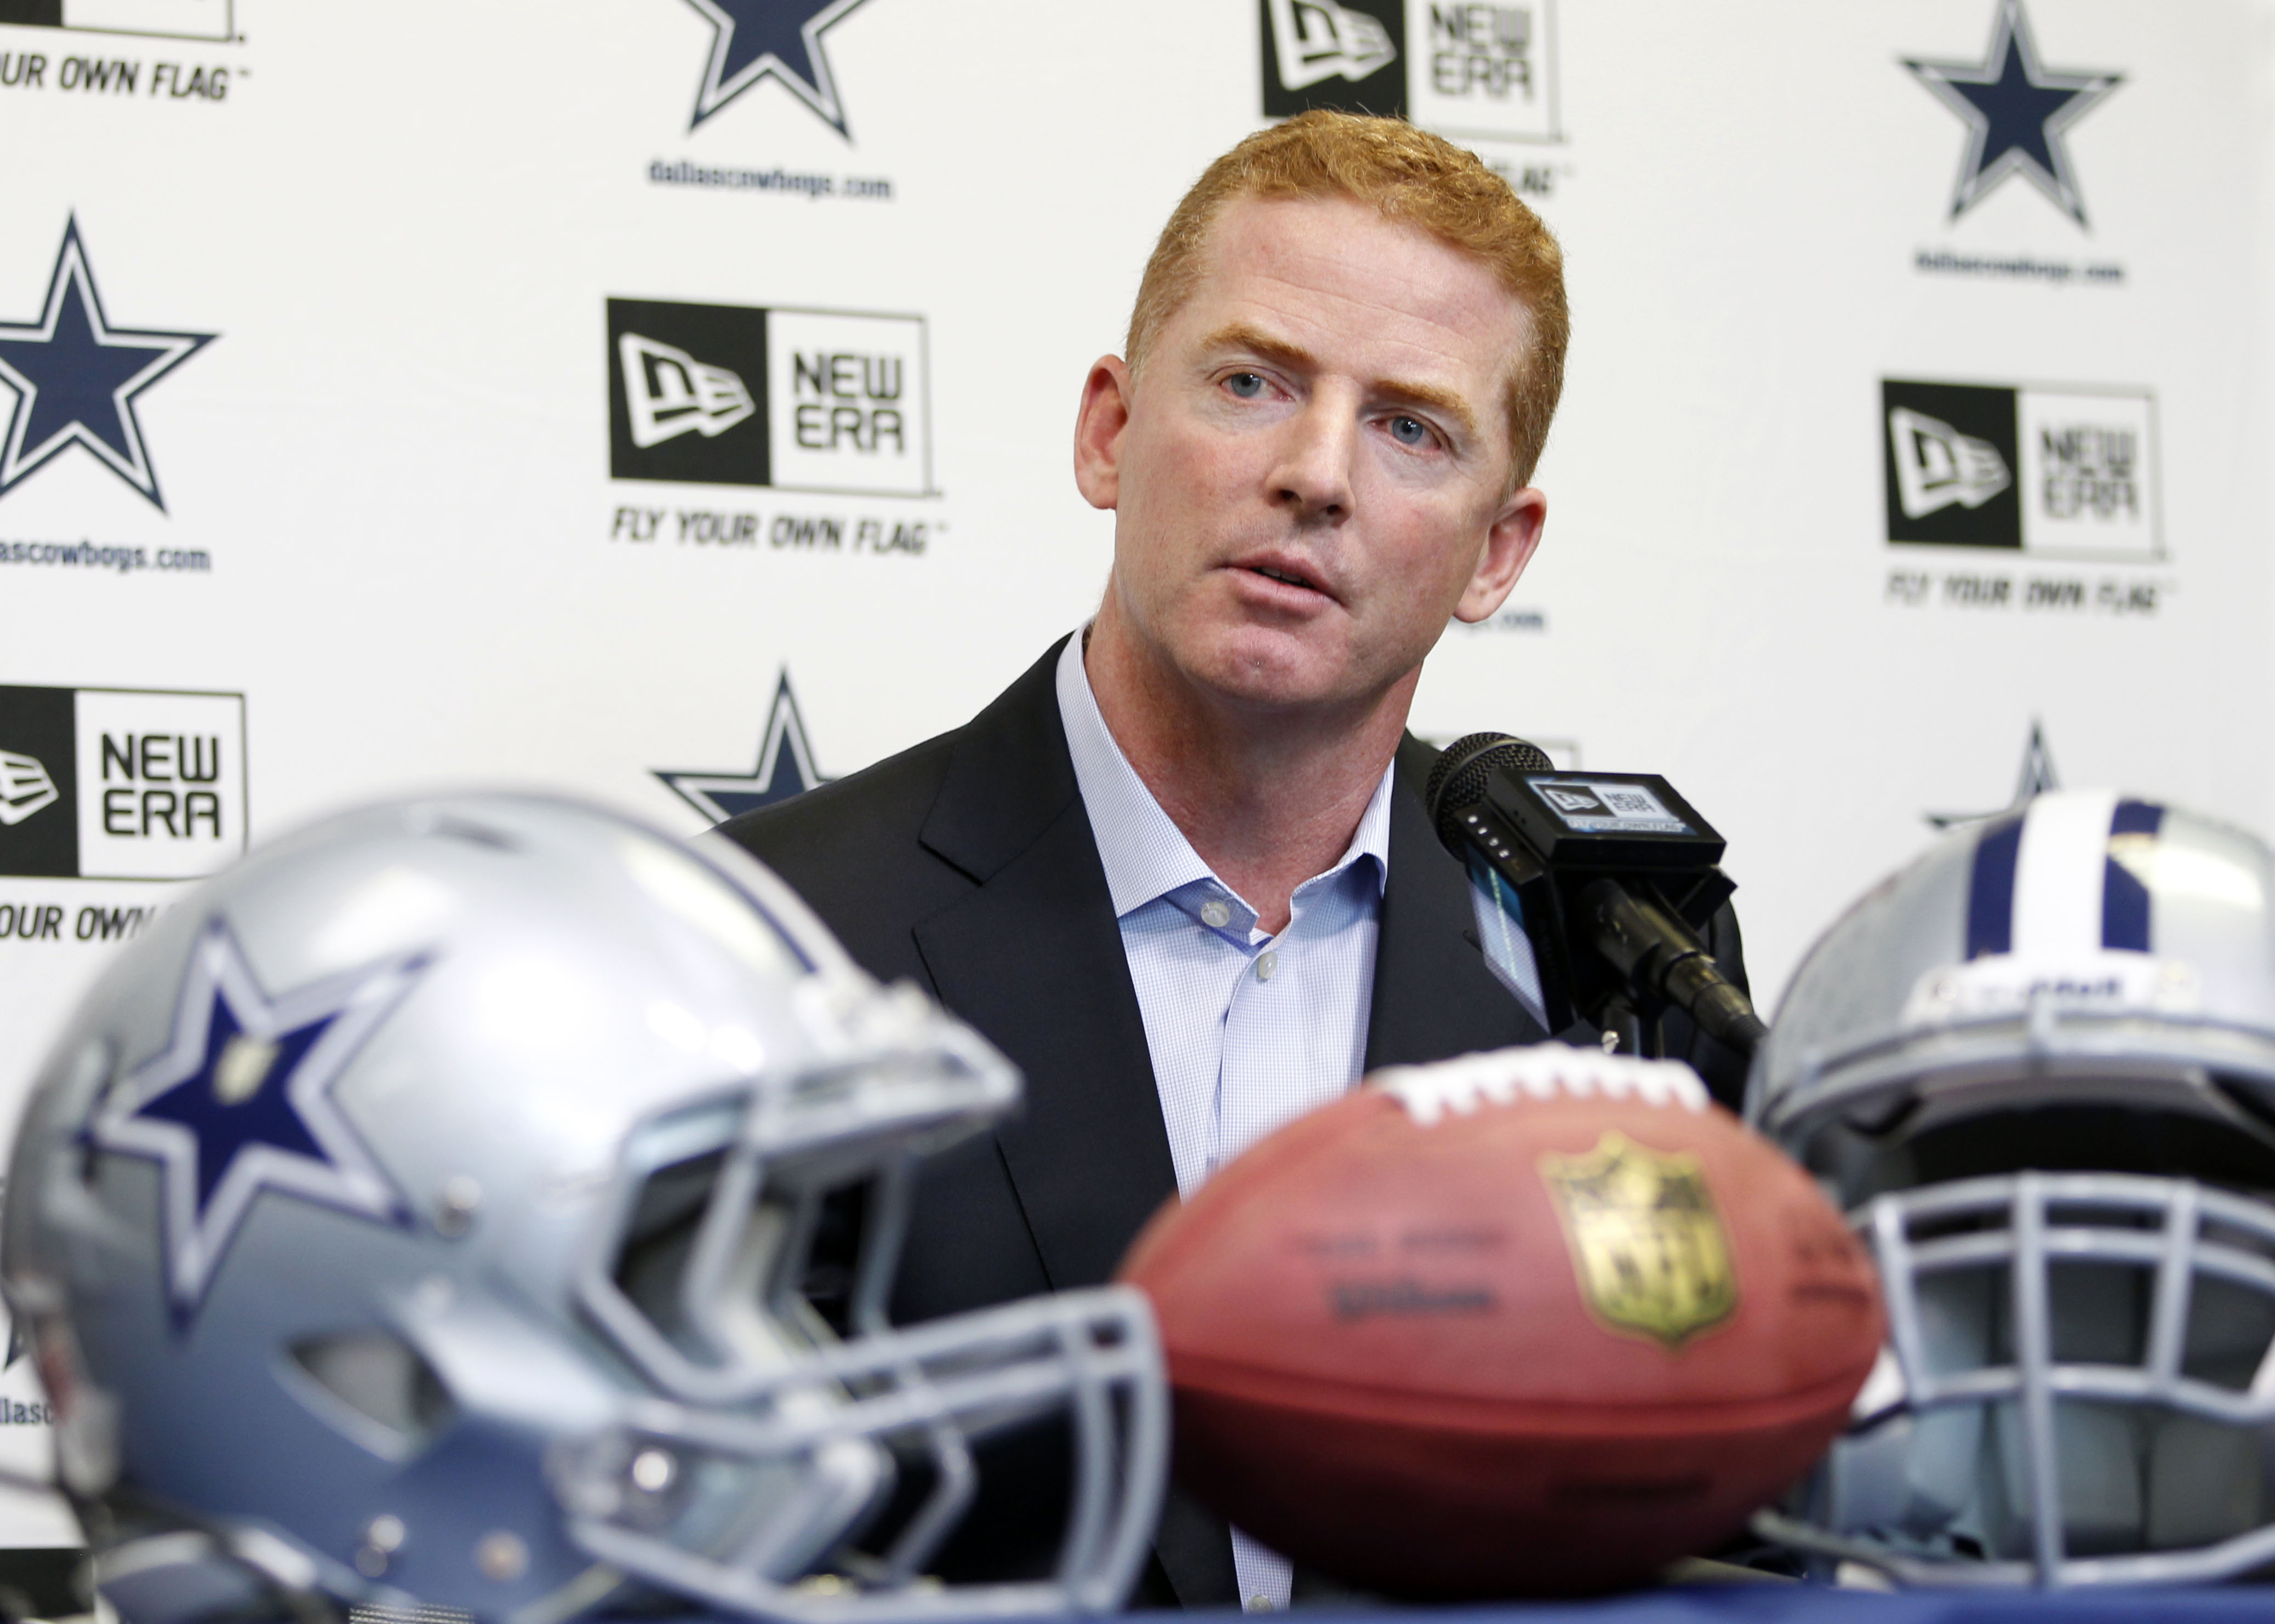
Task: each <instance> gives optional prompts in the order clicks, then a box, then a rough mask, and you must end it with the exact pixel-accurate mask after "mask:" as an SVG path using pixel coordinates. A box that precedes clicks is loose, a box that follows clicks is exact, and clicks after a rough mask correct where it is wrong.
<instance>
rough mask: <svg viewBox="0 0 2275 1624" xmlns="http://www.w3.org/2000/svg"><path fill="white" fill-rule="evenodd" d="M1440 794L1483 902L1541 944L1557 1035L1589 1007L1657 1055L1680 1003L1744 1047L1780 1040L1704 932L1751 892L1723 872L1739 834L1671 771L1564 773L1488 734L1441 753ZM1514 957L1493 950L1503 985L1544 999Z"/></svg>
mask: <svg viewBox="0 0 2275 1624" xmlns="http://www.w3.org/2000/svg"><path fill="white" fill-rule="evenodd" d="M1424 799H1425V804H1426V805H1427V806H1428V808H1429V811H1430V819H1431V821H1432V823H1433V824H1434V825H1435V826H1436V827H1437V830H1438V838H1439V839H1440V840H1441V841H1443V842H1445V843H1446V848H1447V850H1449V851H1451V852H1452V853H1453V854H1454V855H1455V857H1458V858H1460V859H1461V860H1462V862H1463V865H1464V866H1466V867H1467V868H1468V870H1469V871H1470V883H1471V884H1472V885H1473V886H1475V887H1476V888H1477V889H1478V894H1479V895H1480V896H1481V897H1482V898H1485V899H1487V900H1488V901H1489V903H1490V906H1491V908H1492V909H1493V910H1495V911H1496V912H1497V913H1498V914H1499V915H1500V917H1501V918H1505V919H1507V920H1509V921H1511V922H1513V923H1515V925H1517V926H1518V927H1519V928H1521V929H1522V930H1523V933H1524V935H1525V939H1526V940H1527V941H1528V942H1529V943H1530V944H1531V948H1532V957H1533V962H1534V964H1535V966H1536V967H1537V971H1538V988H1537V993H1538V1001H1539V1004H1540V1006H1541V1010H1542V1013H1543V1015H1544V1016H1545V1018H1546V1024H1547V1026H1548V1029H1549V1030H1550V1031H1561V1030H1562V1029H1563V1028H1564V1027H1566V1026H1568V1025H1570V1024H1571V1023H1572V1022H1573V1021H1574V1019H1575V1018H1576V1017H1579V1016H1585V1017H1586V1018H1587V1019H1589V1020H1591V1021H1592V1022H1593V1023H1596V1024H1597V1025H1599V1026H1601V1027H1603V1028H1604V1029H1605V1030H1606V1031H1620V1030H1622V1029H1624V1033H1625V1039H1624V1041H1625V1044H1626V1046H1629V1047H1630V1048H1631V1049H1634V1050H1637V1051H1642V1052H1647V1053H1651V1054H1657V1053H1658V1052H1659V1049H1660V1048H1661V1046H1662V1042H1661V1039H1660V1037H1659V1016H1660V1015H1661V1014H1663V1013H1664V1012H1665V1011H1666V1010H1667V1008H1678V1009H1682V1010H1683V1011H1685V1012H1687V1013H1688V1014H1689V1016H1690V1017H1691V1019H1692V1020H1693V1021H1695V1022H1696V1023H1697V1026H1698V1030H1699V1031H1703V1032H1704V1033H1705V1034H1706V1035H1707V1036H1709V1037H1711V1038H1712V1039H1715V1040H1716V1041H1718V1042H1719V1043H1721V1044H1723V1045H1724V1046H1727V1047H1728V1048H1730V1049H1732V1050H1734V1051H1735V1052H1736V1053H1737V1054H1740V1055H1741V1056H1746V1057H1750V1056H1751V1055H1752V1054H1753V1052H1754V1048H1755V1046H1756V1045H1757V1044H1758V1043H1760V1041H1761V1040H1762V1039H1763V1038H1764V1037H1765V1036H1766V1035H1767V1034H1768V1031H1769V1029H1768V1028H1767V1027H1766V1026H1765V1025H1764V1024H1763V1023H1762V1021H1761V1018H1760V1017H1759V1016H1757V1015H1756V1014H1755V1013H1754V1007H1753V1004H1752V1002H1751V1001H1750V1000H1749V999H1748V998H1747V997H1746V995H1745V993H1743V992H1742V991H1741V990H1740V989H1739V988H1738V986H1736V985H1735V983H1733V982H1732V981H1731V980H1730V979H1729V978H1727V977H1726V976H1725V975H1723V974H1722V971H1721V969H1720V967H1719V965H1717V964H1716V963H1714V956H1713V955H1712V954H1711V953H1709V952H1708V951H1707V950H1706V944H1705V943H1704V941H1703V940H1700V935H1699V933H1700V932H1702V931H1704V929H1705V927H1706V925H1707V923H1708V921H1710V920H1711V919H1712V918H1713V917H1714V911H1715V910H1717V909H1719V907H1721V905H1722V904H1723V903H1725V902H1727V900H1728V899H1729V896H1730V894H1731V892H1733V891H1735V889H1737V886H1736V883H1735V881H1734V880H1731V879H1730V878H1729V876H1728V875H1727V874H1725V873H1723V872H1722V871H1721V869H1720V868H1719V866H1717V865H1719V863H1720V861H1721V858H1722V852H1723V850H1724V845H1725V842H1723V839H1722V837H1721V836H1720V835H1718V834H1716V833H1715V832H1714V830H1713V828H1712V826H1710V825H1709V824H1708V823H1707V822H1706V820H1704V818H1701V817H1700V816H1699V815H1698V814H1697V812H1695V811H1694V810H1692V808H1691V806H1690V804H1689V802H1687V801H1685V800H1684V799H1683V798H1682V797H1681V796H1679V795H1677V794H1676V793H1675V792H1674V788H1673V787H1672V786H1671V785H1669V784H1668V783H1667V780H1665V779H1664V778H1661V777H1659V775H1658V774H1650V773H1578V772H1574V773H1559V772H1558V771H1557V770H1556V768H1555V764H1554V763H1553V762H1552V761H1550V760H1549V759H1548V757H1547V755H1546V752H1543V751H1542V750H1541V749H1540V748H1539V747H1538V745H1536V744H1528V743H1526V742H1525V741H1524V740H1523V739H1520V738H1513V737H1511V736H1509V735H1508V734H1506V733H1472V734H1470V735H1468V736H1465V737H1463V738H1459V739H1456V740H1455V741H1454V743H1453V744H1451V745H1449V746H1448V747H1447V750H1446V752H1445V753H1444V754H1443V755H1441V756H1440V757H1439V759H1438V765H1437V767H1435V768H1434V769H1433V770H1432V772H1431V774H1430V782H1429V784H1428V786H1427V788H1426V789H1425V791H1424ZM1483 923H1484V920H1483V918H1482V917H1481V918H1480V924H1483ZM1487 958H1488V960H1489V961H1493V963H1494V969H1495V971H1496V973H1497V974H1499V975H1500V978H1501V980H1502V981H1503V982H1504V983H1505V984H1507V985H1508V986H1510V987H1511V990H1512V991H1517V992H1519V993H1520V996H1523V995H1525V994H1526V993H1531V992H1533V991H1534V990H1535V989H1532V988H1530V987H1524V988H1520V985H1519V983H1520V981H1521V980H1522V973H1521V970H1520V971H1519V972H1518V976H1517V978H1515V979H1513V978H1512V976H1511V974H1510V971H1509V968H1508V965H1507V964H1506V963H1503V962H1500V961H1502V960H1504V959H1505V958H1506V955H1498V956H1497V955H1496V954H1495V953H1494V952H1493V949H1492V946H1491V944H1488V945H1487Z"/></svg>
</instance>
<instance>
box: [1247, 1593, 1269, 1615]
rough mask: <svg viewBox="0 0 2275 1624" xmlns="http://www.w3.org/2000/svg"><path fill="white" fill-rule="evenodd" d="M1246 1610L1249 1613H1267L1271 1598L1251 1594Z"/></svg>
mask: <svg viewBox="0 0 2275 1624" xmlns="http://www.w3.org/2000/svg"><path fill="white" fill-rule="evenodd" d="M1248 1610H1249V1611H1250V1612H1251V1613H1269V1612H1271V1611H1272V1598H1270V1597H1269V1596H1251V1597H1250V1598H1248Z"/></svg>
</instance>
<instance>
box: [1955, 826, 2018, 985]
mask: <svg viewBox="0 0 2275 1624" xmlns="http://www.w3.org/2000/svg"><path fill="white" fill-rule="evenodd" d="M2021 854H2022V813H2020V812H2017V813H2014V814H2013V815H2012V816H2009V817H2006V818H2001V819H2000V820H1999V821H1997V822H1996V823H1989V824H1985V825H1984V827H1983V832H1982V834H1980V835H1977V836H1976V841H1975V869H1974V872H1973V873H1972V874H1971V875H1970V876H1969V880H1968V884H1967V956H1968V957H1969V958H1971V959H1979V958H1981V957H1983V956H1984V955H1985V954H1989V953H2011V952H2013V951H2014V859H2015V858H2016V857H2019V856H2020V855H2021Z"/></svg>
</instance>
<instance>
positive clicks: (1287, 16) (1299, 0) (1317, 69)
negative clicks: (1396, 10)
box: [1270, 0, 1398, 90]
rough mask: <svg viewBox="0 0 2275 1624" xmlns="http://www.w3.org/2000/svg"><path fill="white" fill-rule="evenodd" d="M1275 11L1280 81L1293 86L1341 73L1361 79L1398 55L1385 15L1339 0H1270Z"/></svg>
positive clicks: (1275, 49) (1305, 86) (1274, 35)
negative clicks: (1369, 13) (1383, 19)
mask: <svg viewBox="0 0 2275 1624" xmlns="http://www.w3.org/2000/svg"><path fill="white" fill-rule="evenodd" d="M1270 14H1271V19H1272V49H1273V54H1274V56H1275V57H1277V58H1278V66H1279V69H1280V83H1281V86H1282V87H1285V88H1287V89H1289V90H1308V89H1309V88H1311V87H1312V86H1313V85H1316V84H1319V82H1320V81H1321V80H1323V79H1334V78H1337V77H1341V78H1342V79H1348V80H1349V81H1351V82H1352V83H1354V84H1356V83H1357V81H1358V80H1360V79H1365V78H1367V77H1368V76H1370V75H1371V74H1372V73H1374V72H1377V71H1378V70H1379V69H1381V68H1384V67H1387V66H1388V65H1389V64H1391V63H1392V62H1394V61H1395V60H1396V59H1397V57H1398V47H1397V46H1396V45H1394V44H1393V43H1392V42H1391V38H1390V30H1389V29H1388V28H1387V27H1385V26H1383V24H1382V20H1381V19H1379V18H1375V17H1370V16H1368V15H1367V14H1366V13H1365V12H1364V11H1354V10H1352V9H1351V8H1350V7H1349V6H1347V5H1339V4H1336V3H1335V0H1270Z"/></svg>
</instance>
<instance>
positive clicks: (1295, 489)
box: [1271, 396, 1358, 519]
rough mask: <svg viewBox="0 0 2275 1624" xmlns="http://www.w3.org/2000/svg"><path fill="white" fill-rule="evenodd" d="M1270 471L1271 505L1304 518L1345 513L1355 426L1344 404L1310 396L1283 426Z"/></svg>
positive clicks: (1348, 502)
mask: <svg viewBox="0 0 2275 1624" xmlns="http://www.w3.org/2000/svg"><path fill="white" fill-rule="evenodd" d="M1278 449H1279V453H1280V455H1279V457H1278V460H1277V461H1276V462H1275V464H1274V466H1273V469H1272V474H1271V480H1272V493H1273V500H1274V502H1278V503H1280V504H1281V505H1282V506H1284V507H1287V508H1288V509H1289V510H1291V511H1292V512H1294V513H1295V514H1296V515H1297V516H1298V517H1304V518H1324V519H1340V518H1342V517H1346V516H1347V515H1348V514H1349V512H1350V506H1351V459H1352V458H1353V457H1356V456H1357V454H1358V421H1357V415H1356V414H1355V413H1354V412H1352V411H1351V410H1350V408H1349V403H1339V402H1336V401H1334V400H1332V399H1323V398H1320V397H1316V396H1315V397H1313V398H1312V399H1311V400H1310V401H1308V402H1306V403H1305V404H1304V409H1303V410H1302V411H1300V412H1296V413H1295V414H1294V415H1293V416H1292V417H1290V418H1289V419H1288V420H1287V422H1286V423H1285V424H1284V425H1283V427H1282V429H1281V440H1280V445H1279V448H1278Z"/></svg>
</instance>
